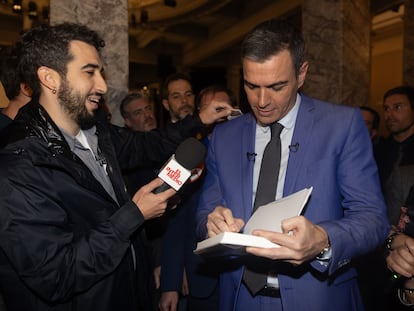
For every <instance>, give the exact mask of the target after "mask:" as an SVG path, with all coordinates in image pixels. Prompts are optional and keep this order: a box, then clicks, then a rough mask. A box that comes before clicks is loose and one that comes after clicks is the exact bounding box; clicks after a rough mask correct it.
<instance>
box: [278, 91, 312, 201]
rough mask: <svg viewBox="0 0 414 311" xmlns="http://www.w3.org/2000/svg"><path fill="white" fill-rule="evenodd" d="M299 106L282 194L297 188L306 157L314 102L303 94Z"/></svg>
mask: <svg viewBox="0 0 414 311" xmlns="http://www.w3.org/2000/svg"><path fill="white" fill-rule="evenodd" d="M301 96H302V101H301V104H300V107H299V111H298V116H297V118H296V124H295V131H294V133H293V137H292V142H291V145H294V144H296V143H297V144H298V147H297V148H294V149H292V150H291V151H290V153H289V161H288V166H287V171H286V179H285V186H284V190H283V196H286V195H289V194H291V193H293V192H295V191H297V190H300V189H297V188H298V186H297V180H298V178H300V176H301V172H303V167H302V166H303V161H304V159H305V158H306V153H307V152H308V151H309V148H310V144H312V141H311V139H310V137H311V133H312V131H313V124H314V110H315V105H314V102H313V101H312V100H311V99H310V98H308V97H306V96H304V95H301Z"/></svg>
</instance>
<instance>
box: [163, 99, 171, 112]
mask: <svg viewBox="0 0 414 311" xmlns="http://www.w3.org/2000/svg"><path fill="white" fill-rule="evenodd" d="M162 105H163V106H164V108H165V110H167V111H170V106H168V100H166V99H163V100H162Z"/></svg>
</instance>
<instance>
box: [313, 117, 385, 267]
mask: <svg viewBox="0 0 414 311" xmlns="http://www.w3.org/2000/svg"><path fill="white" fill-rule="evenodd" d="M352 111H353V113H350V118H349V119H348V120H350V121H349V122H348V123H349V125H348V126H346V125H347V124H340V126H343V127H344V128H347V129H348V130H346V131H343V132H344V133H346V134H345V136H344V138H343V143H337V144H334V143H329V142H328V143H327V144H326V145H327V146H335V147H334V148H335V149H332V150H328V151H327V153H329V152H330V153H331V154H332V155H333V156H331V157H330V158H332V160H331V162H329V160H328V158H329V157H327V159H324V160H325V164H324V165H325V170H320V171H319V173H318V174H320V176H319V177H315V178H314V179H316V180H323V179H325V180H327V181H328V183H327V182H325V183H324V182H323V181H322V182H318V183H317V185H316V187H315V188H317V189H316V190H317V191H316V193H314V194H313V195H315V198H312V197H311V203H312V201H313V203H312V204H313V205H312V206H311V207H310V209H312V212H310V215H311V217H314V218H317V219H319V220H318V221H317V223H318V224H319V225H321V226H322V227H323V228H324V229H325V230H326V231H327V233H328V236H329V239H330V242H331V248H332V257H331V259H330V261H329V265H328V266H325V265H321V263H320V262H318V261H316V260H315V261H314V262H312V266H313V267H315V268H317V269H318V270H322V271H323V270H326V269H328V271H329V274H334V273H335V272H336V271H337V270H338V269H340V268H342V267H343V266H345V265H347V264H349V263H350V261H351V259H352V258H354V257H357V256H360V255H363V254H365V253H367V252H369V251H372V250H374V249H375V248H376V247H378V246H380V245H382V243H383V242H384V240H385V238H386V237H387V234H388V232H389V224H388V220H387V217H386V207H385V203H384V199H383V195H382V192H381V187H380V183H379V178H378V172H377V166H376V164H375V161H374V158H373V155H372V148H371V142H370V139H369V136H368V133H367V131H366V128H365V124H364V123H363V120H362V118H361V116H360V114H359V113H358V112H357V110H356V109H353V110H352ZM336 139H339V140H342V139H341V138H338V137H336ZM322 164H323V163H322ZM330 172H332V173H330ZM317 178H319V179H317ZM335 193H337V195H333V194H335ZM336 197H337V198H339V201H338V207H339V208H337V207H335V205H336V203H335V202H336V200H337V199H336ZM316 204H318V205H316ZM317 213H320V215H325V217H326V220H323V216H322V218H321V216H316V215H317Z"/></svg>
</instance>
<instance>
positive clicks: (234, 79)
mask: <svg viewBox="0 0 414 311" xmlns="http://www.w3.org/2000/svg"><path fill="white" fill-rule="evenodd" d="M240 75H241V65H240V64H232V65H229V66H227V73H226V79H227V87H228V88H229V89H230V90H232V91H233V93H234V96H235V98H236V102H237V103H238V104H239V105H240Z"/></svg>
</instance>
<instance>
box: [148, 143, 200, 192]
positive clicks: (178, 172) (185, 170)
mask: <svg viewBox="0 0 414 311" xmlns="http://www.w3.org/2000/svg"><path fill="white" fill-rule="evenodd" d="M205 154H206V147H205V146H204V145H203V144H202V143H200V142H199V141H198V140H197V139H195V138H194V137H190V138H187V139H186V140H184V141H183V142H182V143H181V144H180V145H178V147H177V150H176V151H175V154H173V155H172V156H171V157H170V159H169V160H168V161H167V163H165V164H164V166H163V167H162V168H161V170H160V172H159V173H158V177H159V178H161V179H162V180H163V181H164V183H163V184H162V185H161V186H159V187H158V188H156V189H155V190H154V191H153V193H155V194H157V193H160V192H163V191H165V190H167V189H170V188H173V189H174V190H175V191H178V190H180V188H181V187H182V186H183V185H184V184H185V182H186V181H187V179H189V178H190V176H191V170H193V169H195V168H196V167H197V166H198V165H199V164H200V162H201V161H202V160H203V159H204V156H205Z"/></svg>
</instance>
